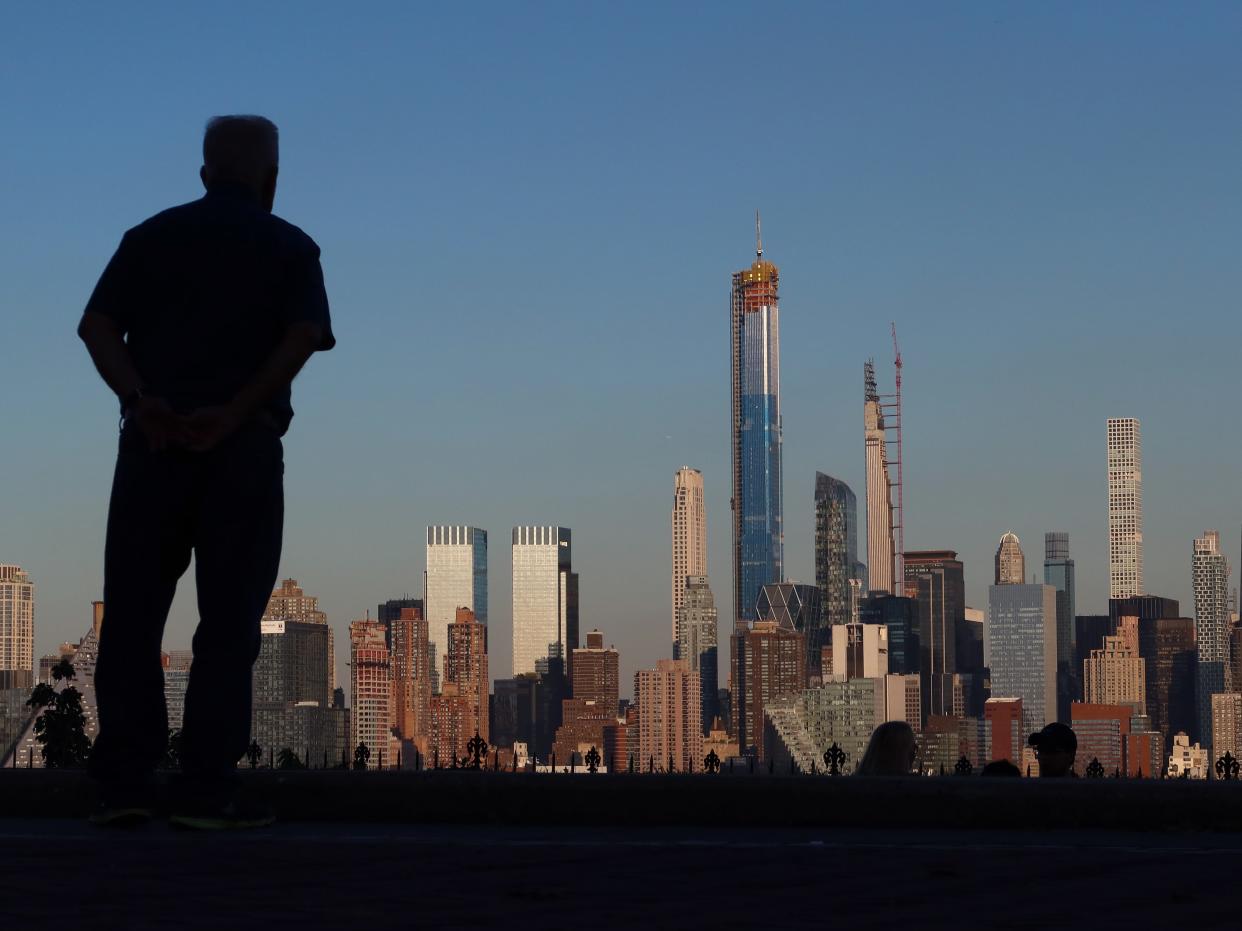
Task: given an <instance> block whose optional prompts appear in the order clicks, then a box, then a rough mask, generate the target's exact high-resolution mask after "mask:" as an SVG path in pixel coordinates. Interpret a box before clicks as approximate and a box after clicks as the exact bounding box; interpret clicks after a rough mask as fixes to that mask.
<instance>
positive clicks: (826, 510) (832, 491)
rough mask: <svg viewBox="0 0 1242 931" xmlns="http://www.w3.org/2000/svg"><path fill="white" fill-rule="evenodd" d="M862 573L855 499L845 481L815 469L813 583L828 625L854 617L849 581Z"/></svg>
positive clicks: (845, 621)
mask: <svg viewBox="0 0 1242 931" xmlns="http://www.w3.org/2000/svg"><path fill="white" fill-rule="evenodd" d="M865 575H866V567H865V566H863V565H862V563H860V562H859V561H858V500H857V498H856V497H855V496H854V492H853V491H851V490H850V486H849V485H847V484H845V482H843V481H841V480H840V479H836V478H833V477H832V476H831V475H825V474H824V473H823V472H816V473H815V584H816V585H818V586H819V591H820V595H821V599H822V601H823V606H824V619H825V621H826V622H827V624H828V625H829V626H831V625H833V624H848V623H849V622H850V621H851V620H853V618H852V615H851V607H852V601H851V588H850V580H851V579H862V578H863V577H864V576H865Z"/></svg>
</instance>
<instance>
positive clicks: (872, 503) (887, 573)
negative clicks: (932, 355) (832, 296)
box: [863, 360, 904, 595]
mask: <svg viewBox="0 0 1242 931" xmlns="http://www.w3.org/2000/svg"><path fill="white" fill-rule="evenodd" d="M863 435H864V441H865V444H866V454H867V585H868V588H869V590H870V591H873V592H888V593H889V594H890V595H891V594H904V592H897V590H896V588H895V587H894V586H895V584H896V582H897V581H898V580H897V579H896V578H895V577H894V574H895V573H896V550H895V548H894V542H893V490H892V476H891V475H890V474H889V469H888V450H887V448H886V446H885V424H884V407H883V405H882V404H881V403H880V391H879V388H877V387H876V382H875V363H874V362H872V361H870V360H868V361H867V362H866V364H865V365H864V366H863Z"/></svg>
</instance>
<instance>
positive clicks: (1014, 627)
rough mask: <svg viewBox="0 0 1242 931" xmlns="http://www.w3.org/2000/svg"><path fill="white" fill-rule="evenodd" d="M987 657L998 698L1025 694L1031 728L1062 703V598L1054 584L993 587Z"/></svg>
mask: <svg viewBox="0 0 1242 931" xmlns="http://www.w3.org/2000/svg"><path fill="white" fill-rule="evenodd" d="M984 627H985V629H984V641H983V646H984V663H985V665H987V666H988V667H990V669H991V671H992V697H993V698H1021V699H1022V714H1023V716H1024V718H1025V727H1026V730H1027V732H1028V733H1030V732H1033V731H1037V730H1039V729H1040V728H1042V727H1043V726H1044V725H1045V724H1047V723H1049V722H1050V721H1051V720H1052V719H1053V715H1055V714H1056V709H1057V694H1056V675H1057V598H1056V589H1054V588H1053V587H1052V586H1051V585H993V586H992V587H991V588H989V589H988V615H987V620H986V621H985V624H984Z"/></svg>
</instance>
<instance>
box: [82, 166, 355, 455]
mask: <svg viewBox="0 0 1242 931" xmlns="http://www.w3.org/2000/svg"><path fill="white" fill-rule="evenodd" d="M86 310H87V312H89V313H97V314H103V315H104V316H106V317H109V318H111V319H112V320H113V321H115V322H116V323H117V325H118V326H119V327H120V328H121V331H122V334H123V336H124V337H125V340H126V343H127V344H128V346H129V353H130V356H131V358H132V359H133V362H134V367H135V368H136V369H137V370H138V374H139V375H141V376H142V380H143V390H144V392H145V393H146V394H148V395H151V396H155V397H161V398H165V399H166V400H167V401H168V402H169V403H170V404H171V405H172V406H173V408H174V409H175V410H177V411H179V412H182V413H190V412H191V411H193V410H195V409H196V408H200V407H206V406H210V405H216V404H225V403H228V402H229V401H230V400H231V399H232V398H233V397H234V396H235V395H236V394H237V393H238V392H239V391H240V390H241V389H242V388H243V387H244V386H245V385H247V384H248V383H249V382H250V381H251V380H252V379H253V378H254V377H255V375H256V374H257V373H258V372H259V370H260V369H261V368H262V366H263V364H264V363H265V362H266V361H267V359H268V358H269V357H270V356H271V355H272V352H273V351H274V350H275V348H276V346H277V345H278V344H279V343H280V341H281V339H282V338H283V336H284V334H285V331H286V330H287V329H288V327H289V326H290V325H291V324H294V323H298V322H302V321H306V322H309V323H316V324H318V325H319V326H320V328H321V329H322V330H323V341H322V342H321V343H320V345H319V347H318V348H319V349H320V350H327V349H331V348H332V347H333V346H334V345H336V338H335V337H334V336H333V335H332V323H331V320H330V319H329V315H328V297H327V294H326V292H325V291H324V286H323V270H322V269H321V268H320V265H319V247H318V246H317V245H315V241H314V240H313V239H311V238H310V237H309V236H307V235H306V234H305V233H304V232H302V231H301V230H300V229H298V228H297V227H296V226H294V225H293V224H291V223H286V222H285V221H284V220H282V219H280V218H279V217H276V216H273V215H272V214H271V213H269V212H268V211H266V210H264V209H263V207H262V206H261V205H260V204H259V202H258V200H257V198H255V197H253V196H252V195H250V194H249V193H248V192H247V191H245V190H244V189H241V188H230V187H222V188H216V187H213V188H212V189H211V190H209V191H208V192H207V194H206V196H204V197H203V198H202V199H200V200H196V201H192V202H191V203H188V204H183V205H181V206H180V207H173V208H172V209H170V210H165V211H164V212H162V213H158V214H156V215H155V216H153V217H151V219H149V220H147V221H145V222H144V223H141V224H139V225H138V226H135V227H134V228H133V229H131V230H130V231H129V232H127V233H126V234H125V236H124V237H123V238H122V240H121V245H120V246H119V247H118V248H117V250H116V254H115V255H114V256H113V257H112V260H111V261H110V262H109V263H108V267H107V268H105V269H104V273H103V275H102V276H101V277H100V279H99V283H98V284H97V285H96V286H95V291H94V293H93V294H92V295H91V299H90V301H89V302H88V303H87V305H86ZM264 413H265V414H267V415H268V416H266V417H263V418H262V419H264V420H267V421H269V422H271V423H272V425H273V426H275V427H276V428H277V429H278V430H279V432H280V433H281V434H283V433H284V432H285V431H286V430H288V428H289V421H290V420H291V419H292V418H293V407H292V406H291V404H290V390H289V389H288V388H286V389H285V390H283V391H282V392H280V393H279V394H278V395H276V396H275V397H273V398H272V399H271V400H270V401H269V402H268V403H267V405H266V408H265V411H264Z"/></svg>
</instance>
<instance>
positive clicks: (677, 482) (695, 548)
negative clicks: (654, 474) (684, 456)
mask: <svg viewBox="0 0 1242 931" xmlns="http://www.w3.org/2000/svg"><path fill="white" fill-rule="evenodd" d="M672 528H673V540H672V544H673V546H672V557H673V566H672V599H673V604H672V607H673V617H672V620H673V643H674V644H677V643H679V642H680V640H681V636H680V632H679V629H678V623H679V620H680V618H681V605H682V601H683V599H684V598H685V595H686V579H687V578H689V577H690V576H705V575H707V509H706V508H705V507H704V506H703V473H702V472H700V471H699V470H698V469H692V468H690V467H689V466H682V467H681V468H680V469H678V470H677V474H676V475H674V476H673V511H672ZM673 655H674V657H676V656H677V654H676V653H674V654H673Z"/></svg>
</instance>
